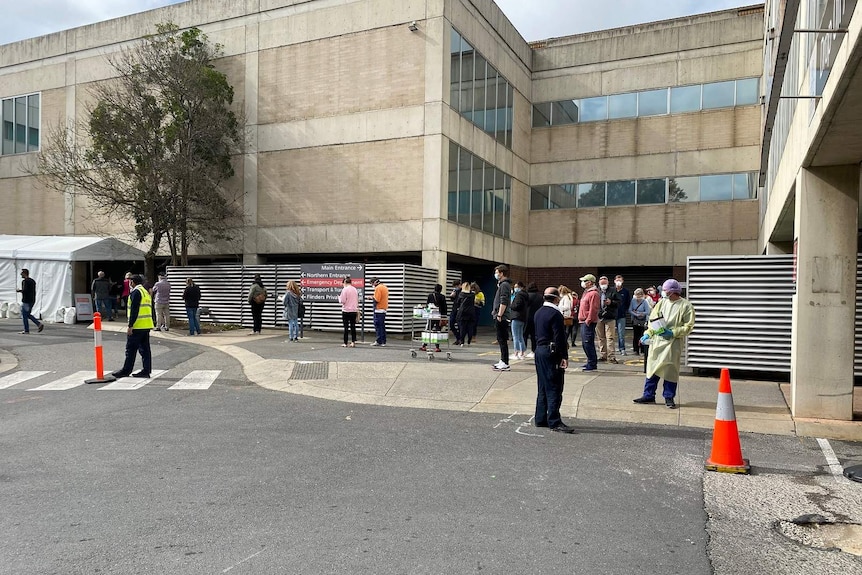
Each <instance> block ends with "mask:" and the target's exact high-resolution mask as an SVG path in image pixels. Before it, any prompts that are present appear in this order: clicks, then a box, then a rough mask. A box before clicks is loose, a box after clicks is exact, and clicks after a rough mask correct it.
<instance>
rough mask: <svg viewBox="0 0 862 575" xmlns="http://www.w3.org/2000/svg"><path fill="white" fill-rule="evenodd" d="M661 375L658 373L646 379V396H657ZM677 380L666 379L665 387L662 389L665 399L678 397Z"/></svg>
mask: <svg viewBox="0 0 862 575" xmlns="http://www.w3.org/2000/svg"><path fill="white" fill-rule="evenodd" d="M660 379H661V377H659V376H658V374H656V375H654V376H652V377H648V378H646V381H644V397H655V392H656V390H657V389H658V380H660ZM676 386H677V382H675V381H668V380H664V388H663V389H662V397H664V398H665V399H673V398H674V397H676Z"/></svg>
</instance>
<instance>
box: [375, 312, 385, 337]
mask: <svg viewBox="0 0 862 575" xmlns="http://www.w3.org/2000/svg"><path fill="white" fill-rule="evenodd" d="M374 334H375V335H376V336H377V340H376V341H377V343H378V344H379V345H385V344H386V314H385V313H377V312H375V313H374Z"/></svg>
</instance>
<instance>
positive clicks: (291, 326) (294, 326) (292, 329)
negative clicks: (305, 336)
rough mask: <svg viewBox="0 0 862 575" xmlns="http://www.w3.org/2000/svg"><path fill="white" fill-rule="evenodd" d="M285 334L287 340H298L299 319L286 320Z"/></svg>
mask: <svg viewBox="0 0 862 575" xmlns="http://www.w3.org/2000/svg"><path fill="white" fill-rule="evenodd" d="M287 334H288V337H289V339H299V318H293V319H289V320H287Z"/></svg>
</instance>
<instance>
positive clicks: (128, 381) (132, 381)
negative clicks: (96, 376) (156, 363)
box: [99, 369, 167, 391]
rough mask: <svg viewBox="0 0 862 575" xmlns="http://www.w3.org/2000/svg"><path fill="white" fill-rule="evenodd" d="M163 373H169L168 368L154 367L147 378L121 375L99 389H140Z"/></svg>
mask: <svg viewBox="0 0 862 575" xmlns="http://www.w3.org/2000/svg"><path fill="white" fill-rule="evenodd" d="M163 373H167V370H166V369H154V370H153V371H151V372H150V377H147V378H139V377H131V376H129V377H121V378H120V379H118V380H117V381H115V382H114V383H109V384H108V385H106V386H105V387H100V388H99V391H105V390H106V389H107V390H108V391H132V390H135V389H140V388H142V387H144V386H145V385H147V384H148V383H150V382H151V381H153V380H154V379H156V378H157V377H159V376H160V375H162V374H163Z"/></svg>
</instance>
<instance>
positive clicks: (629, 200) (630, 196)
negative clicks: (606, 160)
mask: <svg viewBox="0 0 862 575" xmlns="http://www.w3.org/2000/svg"><path fill="white" fill-rule="evenodd" d="M634 203H635V183H634V180H622V181H617V182H608V202H607V204H608V206H633V205H634Z"/></svg>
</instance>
